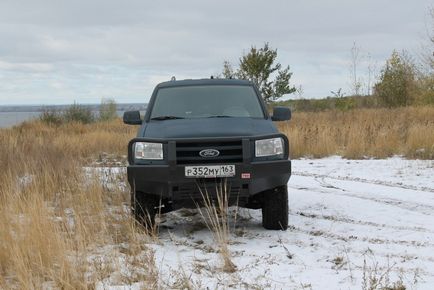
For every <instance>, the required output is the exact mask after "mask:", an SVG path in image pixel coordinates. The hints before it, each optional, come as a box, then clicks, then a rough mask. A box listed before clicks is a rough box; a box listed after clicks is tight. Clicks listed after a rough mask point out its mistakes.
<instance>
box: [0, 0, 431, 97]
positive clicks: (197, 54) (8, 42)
mask: <svg viewBox="0 0 434 290" xmlns="http://www.w3.org/2000/svg"><path fill="white" fill-rule="evenodd" d="M432 4H433V3H432V1H427V0H412V1H409V0H394V1H393V0H387V1H386V0H357V1H353V0H326V1H324V0H321V1H319V0H318V1H313V0H310V1H309V0H305V1H302V0H293V1H286V0H281V1H274V0H273V1H256V0H255V1H252V0H250V1H247V0H246V1H234V0H233V1H226V0H219V1H204V0H201V1H188V0H184V1H145V0H137V1H119V0H101V1H100V0H98V1H91V0H86V1H84V0H68V1H62V0H51V1H50V0H45V1H38V0H28V1H22V0H0V105H3V104H65V103H72V102H74V101H76V102H79V103H99V102H100V100H101V98H113V99H115V100H116V101H117V102H146V101H147V100H148V99H149V96H150V94H151V93H152V89H153V87H154V86H155V85H156V84H157V83H159V82H161V81H165V80H169V79H170V77H171V76H176V78H177V79H184V78H203V77H209V76H210V75H215V74H218V73H220V72H221V70H222V63H223V61H224V60H229V61H230V62H232V63H233V64H234V65H236V64H237V62H238V59H239V57H240V56H241V55H242V54H243V52H247V51H248V49H249V48H250V46H251V45H256V46H258V47H260V46H262V45H263V44H264V42H269V44H270V46H271V47H273V48H277V49H278V61H279V62H281V63H282V64H283V65H290V67H291V71H292V72H293V77H292V79H291V82H292V84H293V85H295V86H297V87H299V86H302V88H303V94H302V96H303V97H305V98H311V97H312V98H318V97H325V96H328V95H330V91H332V90H333V91H336V90H337V89H339V88H342V90H343V91H344V93H349V92H350V88H349V87H350V76H349V63H350V51H351V47H352V46H353V43H354V42H356V44H357V46H358V47H359V48H360V56H362V57H363V59H362V60H361V63H360V65H359V66H360V73H359V74H360V75H361V76H362V77H363V78H364V80H365V81H367V76H364V73H365V71H366V66H367V64H368V63H371V64H372V65H374V66H376V68H377V71H379V70H380V68H381V66H382V65H383V63H384V61H385V60H386V58H387V57H388V56H389V55H390V54H391V52H392V51H393V49H397V50H402V49H405V50H408V51H409V52H410V53H411V54H417V53H418V52H419V50H420V47H421V45H422V43H423V41H424V40H425V38H426V34H427V26H428V25H430V18H429V13H428V10H429V7H430V6H432ZM368 55H370V58H369V57H368Z"/></svg>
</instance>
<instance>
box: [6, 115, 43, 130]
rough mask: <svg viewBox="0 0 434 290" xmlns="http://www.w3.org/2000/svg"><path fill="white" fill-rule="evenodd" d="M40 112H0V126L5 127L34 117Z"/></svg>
mask: <svg viewBox="0 0 434 290" xmlns="http://www.w3.org/2000/svg"><path fill="white" fill-rule="evenodd" d="M39 115H41V112H0V128H7V127H12V126H14V125H17V124H19V123H22V122H24V121H29V120H32V119H36V118H38V117H39Z"/></svg>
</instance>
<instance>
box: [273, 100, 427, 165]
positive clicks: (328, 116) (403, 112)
mask: <svg viewBox="0 0 434 290" xmlns="http://www.w3.org/2000/svg"><path fill="white" fill-rule="evenodd" d="M278 126H279V129H280V130H281V131H282V132H284V133H285V134H286V135H287V136H288V138H289V140H290V151H291V157H292V158H299V157H306V156H307V157H309V156H313V157H324V156H329V155H341V156H343V157H346V158H356V159H357V158H364V157H374V158H385V157H390V156H393V155H403V156H405V157H407V158H422V159H433V158H434V107H405V108H396V109H357V110H350V111H347V112H340V111H326V112H309V113H307V112H296V113H294V115H293V118H292V120H291V121H290V122H284V123H279V124H278Z"/></svg>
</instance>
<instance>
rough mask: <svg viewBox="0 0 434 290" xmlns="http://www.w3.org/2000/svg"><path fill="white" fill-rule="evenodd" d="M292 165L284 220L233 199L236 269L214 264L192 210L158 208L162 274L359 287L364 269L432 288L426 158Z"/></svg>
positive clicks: (433, 237) (238, 284)
mask: <svg viewBox="0 0 434 290" xmlns="http://www.w3.org/2000/svg"><path fill="white" fill-rule="evenodd" d="M292 165H293V166H292V167H293V175H292V177H291V179H290V181H289V183H288V189H289V208H290V213H289V229H288V230H287V231H285V232H282V231H267V230H265V229H263V228H262V226H261V212H260V210H246V209H240V210H239V212H238V218H237V221H236V224H235V225H234V227H233V229H232V233H231V237H230V245H229V249H230V251H231V253H232V261H233V263H234V264H235V265H236V267H237V271H235V272H234V273H225V272H223V271H222V269H221V267H222V260H221V258H220V256H219V253H218V246H217V244H216V243H215V242H214V240H213V236H212V234H211V232H210V231H209V230H208V229H207V228H206V226H205V225H204V223H203V221H202V217H201V216H200V214H199V213H198V211H197V210H179V211H175V212H172V213H169V214H166V215H164V216H163V217H162V224H161V225H160V233H159V238H158V240H159V241H158V242H155V243H153V244H150V247H152V248H153V250H154V251H155V259H156V265H157V267H158V268H159V270H158V271H159V275H160V280H161V281H162V282H163V284H164V285H166V286H167V287H175V286H180V285H181V286H182V285H185V283H187V282H186V281H189V282H188V283H191V286H193V287H194V288H201V289H202V288H207V287H208V288H209V289H215V288H243V289H250V288H254V289H262V288H271V289H362V288H363V287H365V286H366V284H367V285H369V283H370V282H369V281H370V280H371V281H372V279H369V276H372V277H376V278H379V279H382V282H383V283H384V284H388V285H393V283H394V282H396V281H398V280H399V281H402V282H403V284H404V285H405V286H406V287H407V289H434V161H429V160H425V161H422V160H404V159H401V158H390V159H385V160H346V159H341V158H340V157H331V158H324V159H305V160H304V159H303V160H294V161H293V164H292ZM234 211H236V209H235V208H231V212H232V215H234V213H233V212H234ZM232 221H234V219H232ZM364 283H365V284H364ZM364 285H365V286H364ZM181 286H180V287H181Z"/></svg>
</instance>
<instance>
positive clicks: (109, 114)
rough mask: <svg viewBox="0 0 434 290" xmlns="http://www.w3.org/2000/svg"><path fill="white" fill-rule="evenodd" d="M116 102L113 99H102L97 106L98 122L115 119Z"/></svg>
mask: <svg viewBox="0 0 434 290" xmlns="http://www.w3.org/2000/svg"><path fill="white" fill-rule="evenodd" d="M116 109H117V106H116V102H115V101H114V100H113V99H102V100H101V105H100V106H99V120H100V121H109V120H113V119H115V118H116V117H117V115H116Z"/></svg>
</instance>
